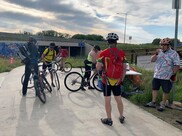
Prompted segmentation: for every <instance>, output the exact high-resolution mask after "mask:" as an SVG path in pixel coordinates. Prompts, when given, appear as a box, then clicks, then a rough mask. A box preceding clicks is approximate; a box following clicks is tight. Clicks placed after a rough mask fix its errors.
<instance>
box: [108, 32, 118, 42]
mask: <svg viewBox="0 0 182 136" xmlns="http://www.w3.org/2000/svg"><path fill="white" fill-rule="evenodd" d="M106 40H116V41H117V40H119V37H118V35H117V34H115V33H108V35H107V37H106Z"/></svg>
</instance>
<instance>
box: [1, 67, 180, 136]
mask: <svg viewBox="0 0 182 136" xmlns="http://www.w3.org/2000/svg"><path fill="white" fill-rule="evenodd" d="M76 70H78V69H73V70H72V71H76ZM23 72H24V67H23V66H22V67H19V68H16V69H14V70H12V71H11V72H9V73H8V74H5V75H3V74H0V78H4V80H3V82H2V84H1V88H0V104H1V105H0V136H93V135H94V136H182V131H181V130H179V129H177V128H175V127H173V126H171V125H170V124H168V123H166V122H164V121H162V120H160V119H158V118H157V117H155V116H153V115H151V114H150V113H148V112H146V111H144V110H143V109H141V108H139V107H137V106H135V105H133V104H132V103H130V102H129V101H127V100H126V99H123V102H124V116H125V117H126V122H125V123H124V124H120V123H119V121H118V112H117V107H116V104H115V102H114V99H113V98H112V105H113V108H112V116H113V126H112V127H109V126H105V125H103V124H102V123H101V122H100V118H102V117H105V110H104V99H103V95H102V93H100V92H97V91H96V90H92V91H91V90H87V91H85V92H83V91H78V92H76V93H72V92H70V91H68V90H67V89H66V88H65V87H64V84H63V80H64V76H65V74H64V73H59V76H60V81H61V89H60V91H57V90H53V93H52V94H49V93H47V103H46V104H41V102H40V101H39V99H38V98H36V97H35V96H34V95H35V93H34V90H33V89H32V90H29V91H28V94H27V96H26V97H22V96H21V83H20V78H21V75H22V74H23Z"/></svg>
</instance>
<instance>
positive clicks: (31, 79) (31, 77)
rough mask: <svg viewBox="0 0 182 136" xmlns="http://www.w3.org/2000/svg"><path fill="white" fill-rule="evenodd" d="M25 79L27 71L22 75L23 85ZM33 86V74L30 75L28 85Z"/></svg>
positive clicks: (29, 87)
mask: <svg viewBox="0 0 182 136" xmlns="http://www.w3.org/2000/svg"><path fill="white" fill-rule="evenodd" d="M24 79H25V73H24V74H23V75H22V77H21V83H22V85H23V82H24ZM33 87H34V83H33V76H32V74H31V75H30V77H29V80H28V86H27V88H28V89H31V88H33Z"/></svg>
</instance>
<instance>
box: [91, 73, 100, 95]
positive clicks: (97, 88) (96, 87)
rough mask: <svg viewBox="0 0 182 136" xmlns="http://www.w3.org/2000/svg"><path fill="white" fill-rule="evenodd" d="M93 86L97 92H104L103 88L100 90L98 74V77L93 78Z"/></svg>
mask: <svg viewBox="0 0 182 136" xmlns="http://www.w3.org/2000/svg"><path fill="white" fill-rule="evenodd" d="M92 84H93V86H94V88H95V89H96V90H97V91H99V92H103V90H102V87H101V88H100V85H99V75H98V74H96V75H95V76H94V77H93V80H92Z"/></svg>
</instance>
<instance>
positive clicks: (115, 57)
mask: <svg viewBox="0 0 182 136" xmlns="http://www.w3.org/2000/svg"><path fill="white" fill-rule="evenodd" d="M106 40H107V42H108V45H109V48H107V49H105V50H103V51H102V52H101V53H100V55H99V58H98V62H97V65H96V68H97V70H103V74H102V82H103V94H104V100H105V110H106V114H107V118H101V122H102V123H103V124H106V125H109V126H111V125H112V123H113V121H112V117H111V91H112V93H113V95H114V98H115V100H116V103H117V108H118V111H119V114H120V117H119V121H120V123H123V122H124V119H125V117H124V116H123V102H122V99H121V90H120V84H121V82H122V80H123V77H124V75H125V71H126V67H125V66H124V65H122V64H123V62H124V61H125V59H126V58H125V53H124V51H122V50H119V49H118V48H117V47H116V45H117V40H119V37H118V35H117V34H115V33H109V34H108V35H107V37H106ZM116 64H117V65H116Z"/></svg>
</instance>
